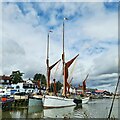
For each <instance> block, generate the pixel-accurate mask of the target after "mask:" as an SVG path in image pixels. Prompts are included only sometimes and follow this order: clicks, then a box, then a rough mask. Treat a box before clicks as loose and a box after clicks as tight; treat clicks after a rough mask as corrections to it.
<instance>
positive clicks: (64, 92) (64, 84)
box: [62, 18, 68, 96]
mask: <svg viewBox="0 0 120 120" xmlns="http://www.w3.org/2000/svg"><path fill="white" fill-rule="evenodd" d="M65 20H68V19H67V18H64V20H63V53H62V61H63V81H64V82H63V96H66V89H65V88H66V82H65V77H64V76H65V73H64V72H65V50H64V49H65V48H64V27H65Z"/></svg>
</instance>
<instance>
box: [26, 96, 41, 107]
mask: <svg viewBox="0 0 120 120" xmlns="http://www.w3.org/2000/svg"><path fill="white" fill-rule="evenodd" d="M42 97H43V96H41V95H33V96H31V97H29V103H28V106H29V107H31V106H42V105H43V104H42Z"/></svg>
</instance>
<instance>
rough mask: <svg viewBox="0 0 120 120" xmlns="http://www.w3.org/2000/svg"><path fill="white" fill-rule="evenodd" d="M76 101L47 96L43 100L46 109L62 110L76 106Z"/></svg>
mask: <svg viewBox="0 0 120 120" xmlns="http://www.w3.org/2000/svg"><path fill="white" fill-rule="evenodd" d="M73 100H74V99H70V98H65V97H58V96H49V95H46V96H44V98H43V103H44V108H61V107H69V106H75V105H76V104H75V103H74V102H73Z"/></svg>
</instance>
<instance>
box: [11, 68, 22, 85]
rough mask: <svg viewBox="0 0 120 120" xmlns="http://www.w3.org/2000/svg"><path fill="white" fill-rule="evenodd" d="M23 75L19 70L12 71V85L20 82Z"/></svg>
mask: <svg viewBox="0 0 120 120" xmlns="http://www.w3.org/2000/svg"><path fill="white" fill-rule="evenodd" d="M23 74H24V73H21V72H20V71H19V70H18V71H12V74H11V75H10V78H11V79H12V83H13V84H17V83H18V82H22V81H23V79H22V76H23Z"/></svg>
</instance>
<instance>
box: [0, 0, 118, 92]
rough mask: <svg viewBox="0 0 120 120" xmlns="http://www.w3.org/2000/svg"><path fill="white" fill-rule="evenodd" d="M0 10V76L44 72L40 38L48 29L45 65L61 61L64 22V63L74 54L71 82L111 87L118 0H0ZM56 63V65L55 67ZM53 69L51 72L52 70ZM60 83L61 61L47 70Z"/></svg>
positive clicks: (43, 40) (115, 60) (115, 64)
mask: <svg viewBox="0 0 120 120" xmlns="http://www.w3.org/2000/svg"><path fill="white" fill-rule="evenodd" d="M0 4H1V6H2V7H1V11H0V12H1V14H0V18H1V19H0V26H1V27H0V28H2V29H1V31H2V32H1V34H0V37H1V39H0V42H1V47H0V48H1V49H0V53H1V54H0V58H1V59H0V60H1V63H2V64H1V65H0V68H1V69H0V74H5V75H10V74H11V73H12V71H14V70H20V71H21V72H24V73H25V74H24V76H23V78H24V79H28V78H31V79H32V78H33V76H34V75H35V74H36V73H42V74H45V75H46V44H47V43H46V41H47V34H48V31H49V30H52V31H53V32H52V33H50V65H52V64H53V63H55V62H56V61H57V60H59V59H61V54H62V23H63V19H64V17H66V18H68V20H67V21H65V38H64V39H65V61H66V62H67V61H69V60H70V59H72V58H73V57H74V56H76V55H77V54H79V57H78V58H77V60H76V61H75V62H74V63H73V64H72V66H71V67H70V69H69V80H70V79H71V78H72V77H73V81H72V84H73V85H78V84H82V81H83V80H84V79H85V77H86V75H87V74H89V77H88V80H87V87H90V88H98V89H104V90H109V91H114V89H115V85H116V83H117V78H118V3H116V2H112V1H110V2H70V1H66V2H65V0H64V2H42V1H41V2H33V1H29V2H15V1H11V2H9V1H7V0H6V1H4V2H2V3H0ZM57 67H58V69H57ZM56 69H57V71H56ZM53 78H56V79H57V80H60V81H61V82H62V81H63V77H62V62H61V63H60V64H59V66H56V67H55V68H54V69H53V70H52V73H51V81H52V79H53Z"/></svg>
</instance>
